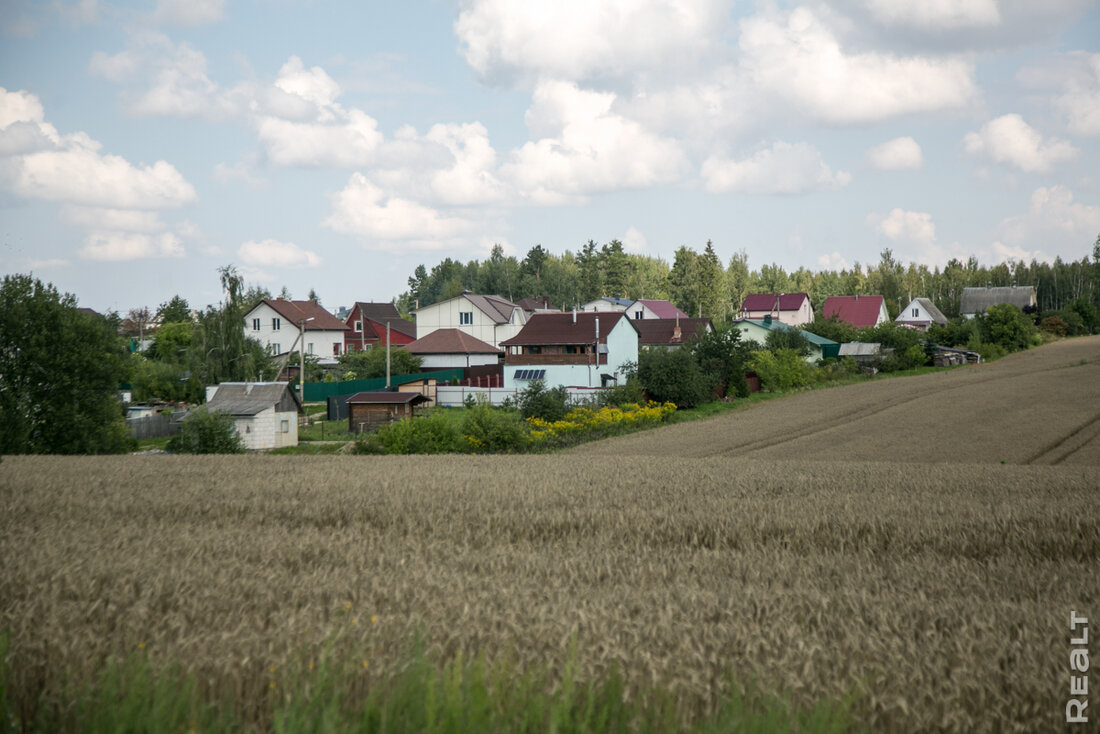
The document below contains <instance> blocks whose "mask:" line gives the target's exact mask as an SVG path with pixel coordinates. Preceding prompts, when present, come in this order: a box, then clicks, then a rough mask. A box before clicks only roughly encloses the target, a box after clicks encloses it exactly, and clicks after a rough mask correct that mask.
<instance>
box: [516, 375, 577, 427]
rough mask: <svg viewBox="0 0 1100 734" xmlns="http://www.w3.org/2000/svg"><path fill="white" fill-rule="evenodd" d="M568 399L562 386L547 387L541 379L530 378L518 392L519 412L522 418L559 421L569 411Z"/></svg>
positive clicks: (567, 394)
mask: <svg viewBox="0 0 1100 734" xmlns="http://www.w3.org/2000/svg"><path fill="white" fill-rule="evenodd" d="M568 399H569V393H568V392H567V391H566V389H565V387H564V386H562V385H558V386H557V387H553V388H547V387H546V383H545V382H543V381H542V380H532V381H531V383H530V384H529V385H528V386H527V387H526V388H525V389H524V390H523V392H521V393H520V394H519V412H520V413H521V414H522V415H523V417H524V418H541V419H542V420H544V421H551V422H553V421H559V420H561V419H562V418H564V417H565V414H566V413H567V412H568V411H569V406H568V402H567V401H568Z"/></svg>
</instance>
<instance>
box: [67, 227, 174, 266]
mask: <svg viewBox="0 0 1100 734" xmlns="http://www.w3.org/2000/svg"><path fill="white" fill-rule="evenodd" d="M79 254H80V256H81V257H82V258H84V259H86V260H105V261H109V262H120V261H124V260H138V259H144V258H152V257H182V256H183V254H184V251H183V245H182V243H181V242H180V238H179V237H178V236H176V235H175V234H173V233H171V232H163V233H161V234H156V235H150V234H142V233H139V232H93V233H91V234H90V235H88V237H87V239H86V240H85V241H84V247H83V248H82V249H81V250H80V253H79Z"/></svg>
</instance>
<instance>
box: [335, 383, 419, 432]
mask: <svg viewBox="0 0 1100 734" xmlns="http://www.w3.org/2000/svg"><path fill="white" fill-rule="evenodd" d="M430 402H431V399H430V398H427V397H425V396H423V395H421V394H420V393H419V392H389V391H383V392H361V393H356V394H355V395H352V396H351V397H350V398H348V432H349V433H361V432H363V431H373V430H374V429H376V428H379V427H381V426H384V425H386V424H387V423H390V422H392V421H395V420H401V419H403V418H412V416H413V411H414V409H415V408H416V407H417V406H419V405H423V404H424V403H430Z"/></svg>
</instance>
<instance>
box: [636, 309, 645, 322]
mask: <svg viewBox="0 0 1100 734" xmlns="http://www.w3.org/2000/svg"><path fill="white" fill-rule="evenodd" d="M643 318H645V311H635V312H634V320H635V321H641V320H642V319H643Z"/></svg>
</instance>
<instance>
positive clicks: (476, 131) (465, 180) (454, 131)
mask: <svg viewBox="0 0 1100 734" xmlns="http://www.w3.org/2000/svg"><path fill="white" fill-rule="evenodd" d="M425 137H426V138H427V139H428V140H430V141H432V142H435V143H439V144H440V145H442V146H444V147H446V148H447V150H449V151H450V152H451V155H452V156H453V157H454V165H452V166H451V167H450V168H447V169H444V170H440V171H437V172H435V173H434V174H433V175H432V177H431V186H432V192H433V193H434V194H435V196H436V198H437V199H438V200H439V201H442V202H444V203H446V204H458V205H470V204H485V203H493V202H499V201H502V200H503V199H504V198H505V197H506V196H507V194H508V191H507V187H506V186H505V185H504V184H503V183H502V182H501V181H500V180H498V179H497V177H496V174H495V173H494V169H495V168H496V165H497V154H496V151H495V150H493V146H492V145H491V144H490V143H489V131H488V130H486V129H485V126H484V125H482V124H481V123H476V122H475V123H472V124H469V125H433V126H432V129H431V130H429V131H428V134H427V135H426V136H425Z"/></svg>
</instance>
